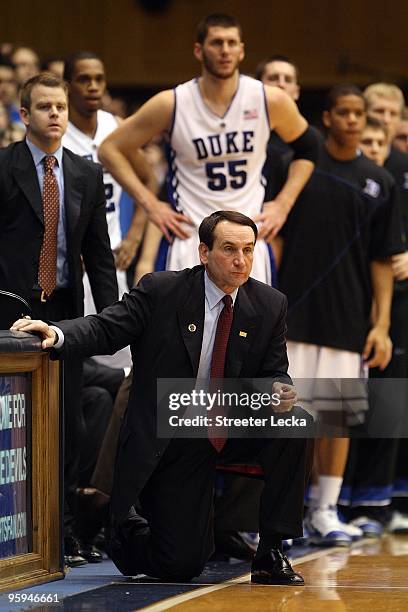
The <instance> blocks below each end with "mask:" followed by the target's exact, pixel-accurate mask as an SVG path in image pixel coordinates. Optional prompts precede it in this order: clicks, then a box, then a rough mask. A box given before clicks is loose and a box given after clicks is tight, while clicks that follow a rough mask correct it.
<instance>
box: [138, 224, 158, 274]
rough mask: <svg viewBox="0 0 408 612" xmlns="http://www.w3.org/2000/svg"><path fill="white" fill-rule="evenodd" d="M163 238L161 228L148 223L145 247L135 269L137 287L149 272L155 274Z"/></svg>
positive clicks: (144, 241)
mask: <svg viewBox="0 0 408 612" xmlns="http://www.w3.org/2000/svg"><path fill="white" fill-rule="evenodd" d="M162 237H163V234H162V233H161V231H160V230H159V228H158V227H156V225H154V224H153V223H151V221H148V223H147V227H146V232H145V235H144V240H143V247H142V250H141V253H140V257H139V260H138V262H137V264H136V268H135V276H134V280H133V282H134V284H135V285H137V283H138V282H139V281H140V279H141V278H143V276H144V275H145V274H147V273H148V272H154V266H155V262H156V257H157V253H158V251H159V246H160V241H161V239H162Z"/></svg>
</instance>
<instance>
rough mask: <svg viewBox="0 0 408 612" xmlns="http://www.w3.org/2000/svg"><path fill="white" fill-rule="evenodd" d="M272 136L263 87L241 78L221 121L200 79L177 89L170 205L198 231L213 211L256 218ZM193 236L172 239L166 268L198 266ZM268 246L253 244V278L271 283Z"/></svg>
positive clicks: (171, 154)
mask: <svg viewBox="0 0 408 612" xmlns="http://www.w3.org/2000/svg"><path fill="white" fill-rule="evenodd" d="M269 135H270V127H269V117H268V113H267V107H266V98H265V92H264V88H263V85H262V83H261V82H260V81H257V80H255V79H252V78H250V77H248V76H245V75H240V77H239V85H238V89H237V92H236V94H235V96H234V97H233V99H232V101H231V104H230V106H229V108H228V110H227V112H226V113H225V115H224V116H223V117H220V116H218V115H216V114H215V113H214V112H213V111H212V110H211V109H210V108H209V107H208V106H207V105H206V104H205V102H204V100H203V98H202V96H201V93H200V89H199V85H198V79H193V80H191V81H188V82H187V83H183V84H181V85H178V86H177V87H176V89H175V110H174V118H173V126H172V129H171V131H170V137H169V146H170V152H169V158H170V160H169V161H170V168H169V172H170V176H169V190H170V199H171V201H172V204H173V205H174V206H175V208H177V209H178V210H180V211H182V212H185V213H186V214H187V215H188V216H189V217H190V218H191V219H192V221H193V222H194V225H195V226H196V230H197V228H198V226H199V225H200V223H201V221H202V220H203V218H204V217H206V216H207V215H209V214H211V213H212V212H214V211H216V210H237V211H239V212H241V213H243V214H245V215H247V216H248V217H251V218H254V217H255V216H256V215H257V214H259V213H260V212H261V209H262V204H263V201H264V195H265V187H264V180H263V175H262V169H263V166H264V163H265V158H266V146H267V143H268V139H269ZM197 246H198V238H197V231H195V232H194V235H193V236H192V237H191V238H189V239H187V240H178V239H175V240H174V242H173V245H172V246H171V249H170V252H169V256H168V260H167V268H168V269H172V270H176V269H181V268H184V267H186V266H192V265H195V264H196V263H199V260H198V254H197ZM269 268H270V266H269V254H268V249H267V246H266V244H265V243H264V242H263V241H260V243H259V245H258V244H257V245H256V251H255V257H254V266H253V273H252V276H254V277H255V278H258V279H259V280H262V281H264V282H270V274H269Z"/></svg>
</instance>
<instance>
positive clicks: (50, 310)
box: [31, 289, 86, 535]
mask: <svg viewBox="0 0 408 612" xmlns="http://www.w3.org/2000/svg"><path fill="white" fill-rule="evenodd" d="M31 307H32V310H33V318H35V319H42V320H43V321H48V322H49V321H60V320H62V319H72V318H73V317H74V316H75V314H74V308H73V300H72V292H71V291H70V290H69V289H60V290H58V289H57V290H56V291H55V292H54V293H53V295H52V296H51V298H50V299H49V300H48V301H46V302H41V300H40V299H39V297H37V296H34V298H33V299H32V300H31ZM62 389H63V415H64V416H63V425H64V437H63V440H64V526H65V535H70V532H71V531H72V528H73V523H74V519H75V514H76V488H77V486H78V475H79V462H80V454H81V448H82V444H83V441H84V439H85V435H86V427H85V422H84V418H83V413H82V406H81V390H82V360H81V359H78V358H77V357H75V358H74V359H65V360H64V361H63V362H62Z"/></svg>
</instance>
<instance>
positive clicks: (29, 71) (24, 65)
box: [10, 46, 40, 87]
mask: <svg viewBox="0 0 408 612" xmlns="http://www.w3.org/2000/svg"><path fill="white" fill-rule="evenodd" d="M10 59H11V61H12V62H13V64H14V66H15V68H16V78H17V83H18V86H19V87H22V86H23V85H24V83H25V82H26V81H28V79H31V77H33V76H35V75H36V74H38V73H39V72H40V58H39V56H38V54H37V53H36V51H34V49H32V48H31V47H26V46H21V47H14V49H13V51H12V53H11V56H10Z"/></svg>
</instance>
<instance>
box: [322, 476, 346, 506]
mask: <svg viewBox="0 0 408 612" xmlns="http://www.w3.org/2000/svg"><path fill="white" fill-rule="evenodd" d="M342 484H343V478H342V477H341V476H319V481H318V492H317V497H316V506H319V507H322V506H336V505H337V500H338V498H339V495H340V489H341V485H342Z"/></svg>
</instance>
